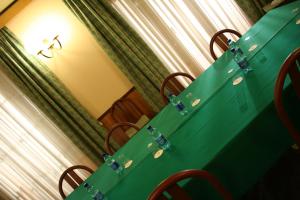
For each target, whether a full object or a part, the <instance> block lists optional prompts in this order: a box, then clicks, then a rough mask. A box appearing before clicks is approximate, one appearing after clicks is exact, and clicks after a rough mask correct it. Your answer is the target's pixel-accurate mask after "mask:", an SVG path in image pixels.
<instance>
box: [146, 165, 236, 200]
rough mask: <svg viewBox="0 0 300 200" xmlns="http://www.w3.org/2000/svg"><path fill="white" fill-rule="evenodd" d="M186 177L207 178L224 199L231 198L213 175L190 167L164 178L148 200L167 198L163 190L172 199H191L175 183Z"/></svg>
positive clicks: (228, 199)
mask: <svg viewBox="0 0 300 200" xmlns="http://www.w3.org/2000/svg"><path fill="white" fill-rule="evenodd" d="M187 178H197V179H204V180H207V181H208V182H209V183H210V184H211V186H212V187H213V188H214V189H215V190H216V191H217V192H218V193H219V194H220V196H221V197H223V198H224V199H225V200H231V199H232V196H231V194H230V193H229V192H228V191H227V190H226V189H225V188H224V186H223V185H222V184H221V183H220V181H219V180H218V179H217V178H216V177H215V176H213V175H212V174H210V173H209V172H207V171H204V170H196V169H192V170H185V171H181V172H178V173H176V174H174V175H172V176H170V177H169V178H167V179H166V180H164V181H163V182H162V183H160V184H159V186H158V187H157V188H156V189H155V190H154V191H153V192H152V193H151V194H150V196H149V197H148V200H165V199H167V198H166V197H165V196H164V194H163V193H164V192H167V193H168V194H169V195H170V196H171V197H172V199H174V200H191V199H192V198H191V197H190V196H189V195H188V193H187V192H186V191H184V190H183V189H182V188H181V187H180V186H179V185H178V184H177V182H179V181H182V180H184V179H187Z"/></svg>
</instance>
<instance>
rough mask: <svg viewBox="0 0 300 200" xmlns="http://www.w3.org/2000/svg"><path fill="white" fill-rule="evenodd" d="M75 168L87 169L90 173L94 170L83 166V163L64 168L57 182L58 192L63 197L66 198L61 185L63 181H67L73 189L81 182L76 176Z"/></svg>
mask: <svg viewBox="0 0 300 200" xmlns="http://www.w3.org/2000/svg"><path fill="white" fill-rule="evenodd" d="M75 169H81V170H84V171H87V172H89V173H90V174H92V173H94V171H93V170H92V169H90V168H89V167H87V166H84V165H74V166H72V167H69V168H68V169H66V170H65V171H64V172H63V173H62V175H61V176H60V178H59V182H58V190H59V193H60V195H61V197H62V198H63V199H65V198H66V195H65V193H64V191H63V188H62V185H63V181H64V180H65V181H67V183H68V184H69V185H70V186H71V187H72V188H73V189H74V190H75V189H76V188H77V187H78V186H79V185H80V184H81V183H82V182H83V180H82V178H80V176H78V175H77V174H76V173H75V171H74V170H75Z"/></svg>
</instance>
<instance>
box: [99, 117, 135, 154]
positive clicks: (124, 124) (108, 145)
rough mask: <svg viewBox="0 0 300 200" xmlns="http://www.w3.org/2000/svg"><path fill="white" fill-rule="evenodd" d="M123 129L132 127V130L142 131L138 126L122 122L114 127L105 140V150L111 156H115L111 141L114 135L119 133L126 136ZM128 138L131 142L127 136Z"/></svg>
mask: <svg viewBox="0 0 300 200" xmlns="http://www.w3.org/2000/svg"><path fill="white" fill-rule="evenodd" d="M123 127H130V128H133V129H135V130H136V131H139V130H140V129H139V127H137V126H136V125H134V124H132V123H130V122H120V123H117V124H116V125H114V126H113V127H112V128H111V129H110V130H109V132H108V133H107V135H106V138H105V143H104V146H105V149H106V151H107V152H108V153H109V154H110V155H113V154H114V150H113V148H112V147H111V145H110V139H111V137H112V135H113V134H117V133H122V134H124V131H123V129H122V128H123ZM118 129H122V130H121V131H120V130H119V131H118ZM126 137H127V140H129V137H128V136H126Z"/></svg>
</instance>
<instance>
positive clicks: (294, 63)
mask: <svg viewBox="0 0 300 200" xmlns="http://www.w3.org/2000/svg"><path fill="white" fill-rule="evenodd" d="M287 76H289V77H290V79H291V81H292V86H293V88H294V90H295V92H296V94H297V96H298V98H299V100H300V48H298V49H296V50H295V51H294V52H293V53H291V54H290V55H289V56H288V57H287V59H286V60H285V62H284V63H283V65H282V67H281V69H280V72H279V74H278V77H277V81H276V84H275V91H274V103H275V107H276V110H277V113H278V116H279V118H280V119H281V121H282V122H283V124H284V125H285V126H286V128H287V129H288V131H289V133H290V134H291V136H292V138H293V139H294V140H295V142H296V143H297V144H298V146H300V135H299V134H300V132H299V130H297V129H296V127H295V126H294V124H293V123H292V121H291V119H290V118H289V115H288V113H287V111H286V110H285V108H284V105H283V98H282V92H283V87H284V82H285V79H286V78H287Z"/></svg>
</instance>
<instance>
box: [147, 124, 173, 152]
mask: <svg viewBox="0 0 300 200" xmlns="http://www.w3.org/2000/svg"><path fill="white" fill-rule="evenodd" d="M147 130H148V132H149V135H150V136H151V137H152V138H153V140H154V141H155V142H156V143H157V145H158V146H159V147H160V148H162V149H163V150H167V149H170V146H171V143H170V142H169V140H168V139H167V138H166V137H165V136H164V135H163V134H162V133H161V132H159V131H158V130H157V129H156V128H153V127H152V126H148V127H147Z"/></svg>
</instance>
